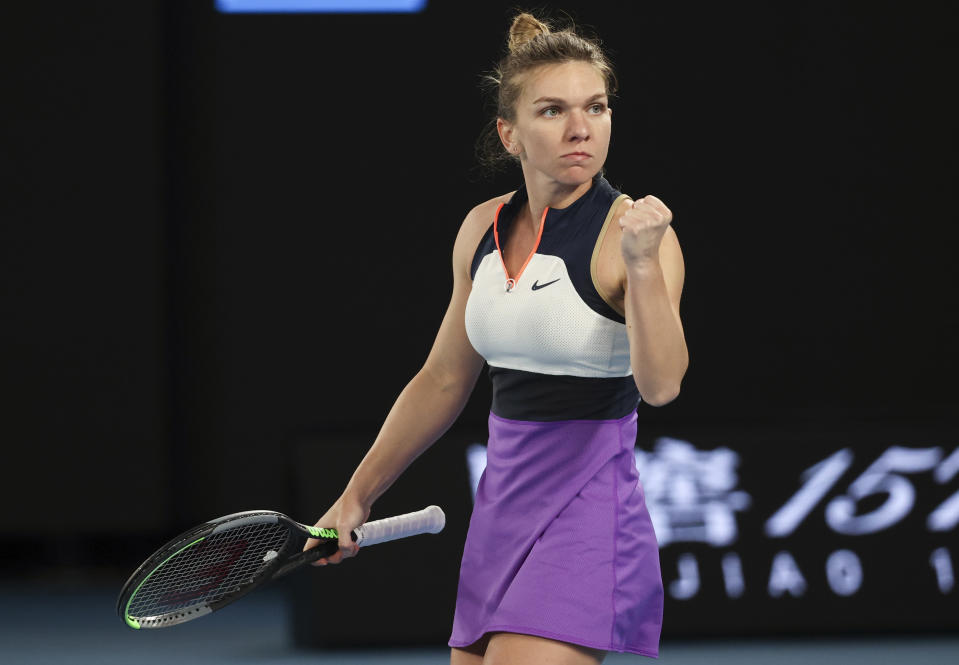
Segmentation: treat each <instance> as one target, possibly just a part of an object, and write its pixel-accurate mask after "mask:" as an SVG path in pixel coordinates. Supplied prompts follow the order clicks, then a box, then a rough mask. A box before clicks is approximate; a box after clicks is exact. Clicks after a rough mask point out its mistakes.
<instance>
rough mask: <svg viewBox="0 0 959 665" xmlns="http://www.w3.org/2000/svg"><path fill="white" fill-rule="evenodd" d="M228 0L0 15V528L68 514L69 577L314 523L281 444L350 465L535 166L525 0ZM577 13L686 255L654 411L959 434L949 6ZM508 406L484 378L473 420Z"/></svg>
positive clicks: (621, 133) (758, 6)
mask: <svg viewBox="0 0 959 665" xmlns="http://www.w3.org/2000/svg"><path fill="white" fill-rule="evenodd" d="M212 5H213V3H212V2H209V3H202V2H185V1H182V0H181V1H177V2H136V3H130V2H115V1H114V2H111V1H106V0H102V1H100V2H92V3H73V2H53V3H42V4H26V3H23V4H22V6H18V7H16V8H15V9H14V8H11V7H10V6H9V5H6V6H5V7H4V8H3V10H0V11H2V12H3V14H2V17H0V25H2V26H3V39H2V40H0V44H2V45H0V56H2V59H3V62H4V63H6V64H5V66H4V68H3V86H2V89H3V97H4V100H5V101H4V102H3V104H2V113H3V118H4V122H3V123H2V125H0V127H2V129H0V141H2V143H0V150H2V162H0V164H2V169H3V171H2V182H3V184H2V191H3V195H2V197H0V252H2V254H0V256H2V262H0V263H2V280H0V294H2V304H0V312H2V314H0V317H2V320H0V363H2V365H0V367H2V369H0V391H2V394H3V399H2V405H3V407H2V413H3V415H2V418H0V442H2V444H3V446H4V450H5V452H6V454H5V457H4V460H5V461H4V462H3V463H2V469H3V472H2V475H3V482H2V483H0V500H2V505H4V506H5V509H4V511H3V512H2V513H0V533H3V538H4V539H6V540H8V541H12V540H14V539H16V538H23V537H27V538H31V539H33V540H34V541H36V542H40V543H44V542H48V540H49V539H48V538H46V537H45V536H44V535H43V531H44V529H47V528H50V527H54V526H56V527H58V528H61V529H62V530H64V531H66V532H68V533H70V534H72V538H71V542H73V543H75V545H74V546H73V548H72V549H70V548H68V549H67V550H66V553H64V550H63V549H62V548H61V547H60V546H59V545H58V546H50V545H49V543H48V544H47V549H46V550H45V551H46V552H47V556H48V557H49V558H50V559H51V560H53V561H54V562H56V563H58V564H60V565H74V564H76V563H79V562H90V561H91V560H95V559H97V558H98V557H99V558H102V557H103V556H112V557H113V559H114V560H117V559H120V560H121V562H124V563H125V562H126V561H127V559H133V558H138V555H136V556H135V555H134V554H131V553H128V552H126V551H125V550H122V548H121V549H120V550H117V549H115V548H114V549H110V550H109V554H108V555H104V554H103V551H104V550H103V549H97V547H98V546H97V545H96V543H102V542H114V540H111V539H116V538H117V537H118V536H120V535H123V534H127V535H130V536H135V537H139V538H143V539H144V541H149V542H153V540H152V539H153V538H155V537H156V535H157V534H163V533H170V532H172V531H176V530H179V529H182V528H183V527H185V526H188V525H189V524H192V523H193V522H195V521H198V520H202V519H206V518H208V517H211V516H213V515H216V514H220V513H224V512H232V511H234V510H241V509H246V508H252V507H273V508H278V509H285V510H291V511H292V509H293V508H294V507H296V508H297V510H300V511H305V512H304V513H301V514H297V515H296V517H298V518H299V519H301V520H304V521H306V520H312V519H314V516H315V515H318V514H319V513H321V512H322V511H323V510H324V509H325V507H326V506H325V505H311V507H309V508H303V507H297V506H296V499H295V498H294V497H293V495H292V494H291V487H290V483H291V480H290V479H291V477H293V476H291V474H290V472H289V465H290V456H289V454H288V451H289V450H291V449H295V448H296V447H297V446H299V445H301V442H302V441H303V440H304V439H307V440H316V441H319V442H321V444H318V445H325V446H332V447H333V449H335V450H337V451H339V454H340V455H342V457H343V458H344V459H347V460H356V459H359V457H360V456H362V454H363V452H364V451H365V448H366V446H367V445H368V443H369V442H370V441H371V440H372V436H373V435H375V432H376V430H377V428H378V426H379V423H380V422H381V421H382V418H383V417H384V416H385V414H386V413H387V411H388V410H389V408H390V406H391V405H392V401H393V400H394V399H395V397H396V395H397V394H398V393H399V391H400V390H401V389H402V388H403V386H404V385H405V382H406V381H407V380H408V379H409V378H410V377H411V376H412V375H413V373H414V372H415V371H416V370H417V369H418V368H419V366H420V365H421V363H422V361H423V360H424V358H425V356H426V353H427V352H428V350H429V347H430V344H431V342H432V338H433V335H434V333H435V330H436V328H437V327H438V325H439V322H440V320H441V317H442V315H443V312H444V309H445V305H446V302H447V299H448V297H449V293H450V289H451V283H452V281H451V277H450V265H449V264H450V250H451V247H452V243H453V238H454V236H455V234H456V230H457V228H458V225H459V223H460V221H461V220H462V218H463V216H464V215H465V214H466V212H467V211H468V210H469V209H470V208H471V207H472V206H473V205H475V204H476V203H478V202H480V201H483V200H485V199H487V198H489V197H491V196H494V195H498V194H500V193H503V192H505V191H509V190H511V189H514V188H515V187H516V184H517V183H518V181H519V180H518V179H519V177H520V175H519V172H518V171H512V172H506V173H502V174H498V175H494V176H492V177H489V178H487V177H484V175H483V174H482V173H481V172H480V171H479V170H478V169H477V167H476V161H475V159H474V156H473V143H474V141H475V139H476V138H477V136H478V135H479V133H480V131H481V129H482V128H483V126H484V125H485V123H486V122H487V121H488V119H489V116H488V110H487V109H485V108H484V98H483V96H482V94H481V92H480V91H479V89H478V85H477V84H478V81H479V76H480V75H481V74H482V73H483V72H484V71H487V70H488V69H490V67H491V66H492V64H493V63H494V62H495V60H496V59H497V58H498V57H499V55H500V54H501V48H502V44H503V42H504V40H503V37H504V34H505V30H506V27H507V25H508V19H509V17H510V16H511V15H512V9H511V8H512V3H498V2H487V3H482V4H481V5H465V4H463V3H459V2H443V1H435V2H431V3H429V6H428V8H427V9H426V10H425V11H424V12H423V13H422V14H418V15H409V16H399V15H391V16H368V15H364V16H356V15H221V14H217V13H215V11H214V9H213V6H212ZM563 7H564V8H565V9H566V10H568V11H569V12H570V13H571V14H572V15H573V17H574V18H575V19H576V20H577V22H578V23H580V24H583V25H586V26H590V27H594V28H595V30H596V31H597V32H598V33H599V34H600V35H601V36H602V38H603V40H604V42H605V43H606V45H607V47H608V48H609V50H610V53H611V56H612V58H613V60H614V63H615V64H616V66H617V69H618V73H619V78H620V83H621V91H620V96H619V98H617V99H616V100H615V101H614V103H613V106H614V109H615V111H614V132H613V144H612V149H611V152H610V158H609V161H608V163H607V176H608V178H609V179H610V180H611V181H612V182H613V184H614V185H616V186H618V187H619V188H621V189H623V190H624V191H626V192H628V193H630V194H632V195H635V196H642V195H645V194H647V193H653V194H656V195H657V196H659V197H660V198H662V199H663V200H664V201H665V202H666V203H667V205H669V206H670V207H671V208H672V210H673V212H674V215H675V221H674V228H675V229H676V231H677V234H678V236H679V238H680V241H681V243H682V246H683V250H684V254H685V259H686V268H687V276H686V287H685V292H684V298H683V318H684V323H685V326H686V335H687V341H688V345H689V348H690V355H691V364H690V368H689V372H688V374H687V377H686V379H685V381H684V383H683V390H682V394H681V395H680V397H679V398H678V399H677V400H676V401H675V402H673V403H672V404H670V405H668V406H666V407H663V408H660V409H654V408H651V407H648V406H646V405H643V406H641V408H640V417H641V419H642V420H643V421H644V422H645V423H647V424H648V426H649V427H651V428H655V427H659V428H668V427H669V426H670V424H673V423H676V424H684V425H689V424H691V423H699V424H701V425H702V426H703V427H712V428H728V431H736V430H748V429H749V428H751V427H753V426H754V425H755V424H756V423H763V424H764V426H766V427H771V428H775V427H783V428H790V427H793V426H795V424H796V423H797V422H802V423H806V425H805V426H807V427H809V426H810V423H813V425H812V426H815V423H819V422H822V423H831V424H833V425H835V424H836V423H847V424H848V423H855V422H864V421H869V422H872V423H874V424H875V423H880V424H881V423H882V422H885V421H895V422H897V423H902V422H905V423H907V424H908V423H918V424H919V425H921V426H922V427H923V428H925V430H924V431H928V430H929V429H930V428H932V430H933V431H935V430H936V428H937V427H939V426H942V427H943V428H946V427H949V426H951V425H952V424H954V409H955V406H954V405H955V404H956V402H957V398H959V392H957V383H956V382H955V381H954V380H952V379H953V377H954V376H955V375H956V373H957V370H959V354H957V353H956V350H955V346H954V339H955V333H956V327H955V323H954V318H955V317H954V313H955V311H956V309H957V297H956V291H955V288H954V287H955V285H956V283H957V269H956V264H955V261H954V260H953V254H954V250H953V247H952V244H951V242H950V241H951V239H952V237H953V235H954V233H953V227H954V226H955V225H956V222H957V216H956V209H955V205H954V189H955V184H956V182H957V175H959V173H957V170H959V166H957V162H956V157H955V155H956V152H957V147H959V146H957V140H956V138H957V137H956V123H955V118H956V117H959V105H957V103H956V102H955V97H954V95H953V91H952V88H953V87H954V85H953V84H952V80H953V78H954V64H955V62H956V61H957V56H959V53H957V50H959V39H957V37H959V35H957V29H956V27H955V23H954V22H952V21H950V20H948V15H947V13H946V10H945V5H943V6H941V7H940V6H938V5H934V4H921V5H914V4H906V3H873V4H869V5H865V4H860V3H849V2H828V3H825V2H824V3H818V2H817V3H811V4H810V3H793V4H787V5H783V4H769V3H738V4H733V5H730V4H729V3H722V4H716V3H683V2H678V3H644V4H642V5H635V4H628V5H622V3H614V2H596V1H594V2H589V3H579V2H568V3H565V4H564V5H563ZM488 400H489V391H488V388H487V386H486V384H485V379H481V382H480V385H479V386H478V388H477V390H476V393H475V394H474V397H473V399H472V400H471V402H470V404H469V405H468V407H467V409H466V411H465V412H464V414H463V416H462V418H461V422H460V424H459V425H458V426H457V427H458V429H457V430H455V431H454V434H455V432H460V434H458V435H456V436H458V438H457V439H456V440H457V441H459V440H464V441H465V439H467V438H469V437H471V436H473V432H475V431H478V430H480V429H481V427H482V425H483V423H484V422H485V415H486V412H487V410H488ZM463 432H467V433H468V434H464V433H463ZM451 436H452V435H451ZM454 438H456V437H454ZM428 459H429V458H424V460H423V461H422V462H420V463H422V464H425V465H427V467H428V465H429V464H430V462H429V461H428ZM437 459H439V458H437ZM418 464H419V463H418ZM347 466H348V465H347ZM316 474H317V476H321V475H323V476H324V483H325V484H327V485H330V486H331V488H330V492H335V491H336V490H337V489H339V486H341V485H342V484H343V483H345V482H346V480H347V477H346V475H345V473H342V472H340V476H342V477H336V478H328V477H326V476H325V475H324V474H323V469H317V470H316ZM294 475H295V474H294ZM76 543H78V544H76ZM91 543H92V544H91ZM118 552H119V553H118ZM12 556H13V555H11V554H7V555H5V557H6V559H5V560H6V561H8V562H9V561H10V557H12Z"/></svg>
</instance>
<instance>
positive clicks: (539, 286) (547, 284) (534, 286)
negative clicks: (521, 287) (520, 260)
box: [533, 277, 562, 291]
mask: <svg viewBox="0 0 959 665" xmlns="http://www.w3.org/2000/svg"><path fill="white" fill-rule="evenodd" d="M561 279H562V277H557V278H556V279H554V280H553V281H552V282H546V283H545V284H540V283H539V280H536V281H535V282H533V290H534V291H536V290H538V289H543V288H546V287H547V286H549V285H550V284H555V283H556V282H558V281H559V280H561Z"/></svg>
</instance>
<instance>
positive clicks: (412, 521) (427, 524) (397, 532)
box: [353, 506, 446, 546]
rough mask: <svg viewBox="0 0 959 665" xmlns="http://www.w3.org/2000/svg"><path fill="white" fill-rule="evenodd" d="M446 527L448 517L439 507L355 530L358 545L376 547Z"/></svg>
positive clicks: (438, 530)
mask: <svg viewBox="0 0 959 665" xmlns="http://www.w3.org/2000/svg"><path fill="white" fill-rule="evenodd" d="M444 526H446V515H444V514H443V510H442V509H441V508H440V507H439V506H430V507H429V508H424V509H423V510H417V511H416V512H415V513H407V514H405V515H396V516H395V517H387V518H386V519H382V520H375V521H373V522H367V523H366V524H363V525H361V526H358V527H357V528H356V529H354V530H353V533H355V534H356V544H357V545H363V546H366V545H376V544H377V543H385V542H387V541H390V540H396V539H398V538H406V537H407V536H415V535H417V534H420V533H439V532H440V531H442V530H443V527H444Z"/></svg>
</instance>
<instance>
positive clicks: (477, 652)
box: [450, 633, 490, 665]
mask: <svg viewBox="0 0 959 665" xmlns="http://www.w3.org/2000/svg"><path fill="white" fill-rule="evenodd" d="M489 638H490V636H489V633H487V634H486V635H483V637H481V638H480V639H478V640H476V641H475V642H473V643H472V644H471V645H469V646H468V647H453V649H452V651H450V665H483V655H484V654H485V653H486V645H487V644H489Z"/></svg>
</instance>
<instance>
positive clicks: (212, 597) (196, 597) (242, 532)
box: [127, 524, 289, 618]
mask: <svg viewBox="0 0 959 665" xmlns="http://www.w3.org/2000/svg"><path fill="white" fill-rule="evenodd" d="M288 537H289V531H288V530H287V528H286V527H285V526H283V525H282V524H252V525H245V526H242V527H239V528H236V529H228V530H225V531H221V532H219V533H216V534H213V535H212V536H209V537H207V538H205V539H202V540H197V541H195V542H194V543H191V544H189V545H187V546H186V547H184V548H183V549H181V550H179V551H177V552H176V553H175V554H173V555H172V556H170V557H169V558H167V559H166V560H165V561H164V562H163V563H162V564H160V566H159V568H156V569H154V571H153V572H152V573H151V574H150V575H149V576H148V577H147V579H146V580H145V581H144V582H143V583H141V585H140V587H139V588H137V589H136V591H134V595H133V598H132V599H131V601H130V604H129V609H128V610H127V614H128V616H130V617H133V618H141V617H143V618H147V617H158V616H162V615H166V614H175V613H181V612H183V611H185V610H188V609H189V608H193V607H197V606H206V605H210V604H213V603H216V602H217V601H219V600H222V599H223V598H225V597H227V596H229V595H230V594H233V593H236V592H238V591H240V590H242V589H243V588H245V587H246V586H248V585H249V584H250V583H252V582H253V581H255V579H256V577H257V574H258V573H259V572H260V571H262V569H263V568H264V567H265V566H267V565H269V564H270V562H271V561H272V560H273V559H274V558H276V556H277V555H278V553H279V552H280V551H282V548H283V545H284V544H285V543H286V540H287V538H288Z"/></svg>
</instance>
